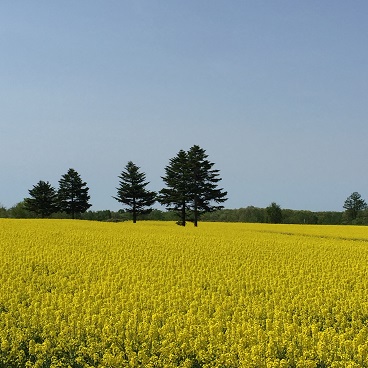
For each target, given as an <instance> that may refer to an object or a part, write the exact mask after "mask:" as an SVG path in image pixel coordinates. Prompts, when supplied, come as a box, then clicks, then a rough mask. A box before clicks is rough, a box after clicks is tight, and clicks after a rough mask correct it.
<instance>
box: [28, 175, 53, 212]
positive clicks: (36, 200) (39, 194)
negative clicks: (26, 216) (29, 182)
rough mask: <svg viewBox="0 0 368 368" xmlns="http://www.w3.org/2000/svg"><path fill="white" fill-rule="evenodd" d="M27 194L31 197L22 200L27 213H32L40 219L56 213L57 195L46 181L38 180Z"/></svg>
mask: <svg viewBox="0 0 368 368" xmlns="http://www.w3.org/2000/svg"><path fill="white" fill-rule="evenodd" d="M28 192H29V194H30V196H31V197H30V198H25V199H24V207H25V209H26V210H27V211H31V212H34V213H35V214H36V215H37V216H40V217H41V218H44V217H49V216H50V215H52V214H53V213H55V212H57V211H58V201H57V193H56V190H55V188H53V187H52V186H51V184H50V183H49V182H48V181H46V182H45V181H42V180H40V181H39V182H38V183H37V184H36V185H34V186H33V188H32V189H30V190H29V191H28Z"/></svg>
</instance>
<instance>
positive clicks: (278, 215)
mask: <svg viewBox="0 0 368 368" xmlns="http://www.w3.org/2000/svg"><path fill="white" fill-rule="evenodd" d="M266 211H267V217H268V220H269V222H271V223H273V224H281V222H282V210H281V207H280V206H279V205H278V204H277V203H275V202H272V203H271V204H270V205H269V206H268V207H267V208H266Z"/></svg>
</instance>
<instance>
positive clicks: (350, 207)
mask: <svg viewBox="0 0 368 368" xmlns="http://www.w3.org/2000/svg"><path fill="white" fill-rule="evenodd" d="M343 207H344V208H345V210H346V214H347V215H348V217H349V219H350V220H355V219H356V218H357V217H358V214H359V212H360V211H362V210H364V209H366V208H367V203H366V202H365V200H364V199H363V198H362V196H361V195H360V194H359V193H358V192H353V193H352V194H351V195H350V196H349V197H348V198H346V200H345V203H344V206H343Z"/></svg>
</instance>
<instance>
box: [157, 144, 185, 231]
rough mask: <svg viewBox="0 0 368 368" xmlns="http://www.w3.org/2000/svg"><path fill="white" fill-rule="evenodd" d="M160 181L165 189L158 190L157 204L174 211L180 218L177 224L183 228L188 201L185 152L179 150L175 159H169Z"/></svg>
mask: <svg viewBox="0 0 368 368" xmlns="http://www.w3.org/2000/svg"><path fill="white" fill-rule="evenodd" d="M162 180H163V181H164V182H165V184H166V188H163V189H161V190H160V192H159V194H160V195H159V197H158V198H159V202H160V203H161V204H162V205H164V206H166V208H167V209H168V210H169V211H175V212H176V213H177V214H178V216H179V218H180V220H179V221H178V224H179V225H182V226H185V224H186V221H187V211H188V210H189V201H190V188H189V182H190V173H189V167H188V154H187V152H185V151H184V150H180V151H179V152H178V154H177V155H176V156H175V157H173V158H172V159H170V162H169V165H168V166H166V167H165V176H163V177H162Z"/></svg>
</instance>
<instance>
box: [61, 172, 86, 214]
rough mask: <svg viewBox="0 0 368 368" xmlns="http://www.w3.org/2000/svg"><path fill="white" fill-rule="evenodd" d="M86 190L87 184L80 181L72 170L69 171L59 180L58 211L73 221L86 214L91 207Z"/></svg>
mask: <svg viewBox="0 0 368 368" xmlns="http://www.w3.org/2000/svg"><path fill="white" fill-rule="evenodd" d="M88 190H89V188H88V187H87V183H86V182H83V181H82V179H81V177H80V175H79V174H78V173H77V172H76V171H75V170H74V169H69V170H68V172H67V173H66V174H65V175H63V176H62V177H61V179H60V180H59V190H58V198H59V206H60V210H61V211H64V212H66V213H67V214H70V215H71V216H72V218H73V219H74V218H75V217H76V216H77V215H79V214H81V213H84V212H86V211H87V210H88V208H90V207H91V204H89V203H88V201H89V200H90V196H89V195H88Z"/></svg>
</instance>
